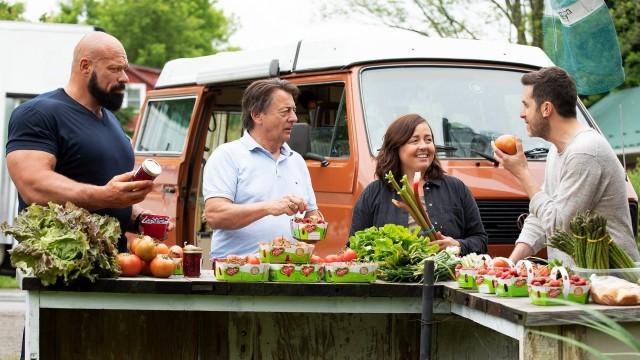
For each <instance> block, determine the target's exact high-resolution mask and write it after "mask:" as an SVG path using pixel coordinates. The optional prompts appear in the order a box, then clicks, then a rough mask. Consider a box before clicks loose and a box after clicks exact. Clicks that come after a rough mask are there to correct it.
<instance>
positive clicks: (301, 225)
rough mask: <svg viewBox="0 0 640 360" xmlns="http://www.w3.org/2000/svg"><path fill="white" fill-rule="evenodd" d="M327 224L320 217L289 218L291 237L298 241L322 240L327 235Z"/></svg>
mask: <svg viewBox="0 0 640 360" xmlns="http://www.w3.org/2000/svg"><path fill="white" fill-rule="evenodd" d="M327 226H328V224H327V222H326V221H324V219H323V218H322V217H319V216H316V215H312V216H309V217H305V218H299V217H293V218H291V236H293V237H294V238H296V239H299V240H314V241H315V240H323V239H324V238H325V236H326V233H327Z"/></svg>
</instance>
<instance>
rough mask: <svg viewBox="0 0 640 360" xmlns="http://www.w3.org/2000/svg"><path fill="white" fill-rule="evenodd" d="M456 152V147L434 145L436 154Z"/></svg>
mask: <svg viewBox="0 0 640 360" xmlns="http://www.w3.org/2000/svg"><path fill="white" fill-rule="evenodd" d="M456 150H458V148H457V147H455V146H449V145H436V151H437V152H443V151H456Z"/></svg>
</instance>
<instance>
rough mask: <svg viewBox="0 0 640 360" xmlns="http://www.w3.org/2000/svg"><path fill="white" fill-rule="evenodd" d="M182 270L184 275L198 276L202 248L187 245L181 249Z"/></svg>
mask: <svg viewBox="0 0 640 360" xmlns="http://www.w3.org/2000/svg"><path fill="white" fill-rule="evenodd" d="M182 253H183V255H182V271H183V273H184V276H185V277H200V263H201V262H202V249H201V248H199V247H197V246H193V245H187V246H185V247H184V249H183V250H182Z"/></svg>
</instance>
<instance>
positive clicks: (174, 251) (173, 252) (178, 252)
mask: <svg viewBox="0 0 640 360" xmlns="http://www.w3.org/2000/svg"><path fill="white" fill-rule="evenodd" d="M169 256H171V257H172V258H174V259H177V258H181V257H182V248H181V247H180V246H179V245H173V246H172V247H170V248H169Z"/></svg>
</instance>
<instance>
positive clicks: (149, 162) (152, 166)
mask: <svg viewBox="0 0 640 360" xmlns="http://www.w3.org/2000/svg"><path fill="white" fill-rule="evenodd" d="M160 173H162V167H161V166H160V164H158V162H157V161H155V160H153V159H145V160H144V161H143V162H142V164H140V167H139V168H138V170H136V172H135V174H133V179H131V181H140V180H153V179H155V178H156V177H157V176H158V175H160Z"/></svg>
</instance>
